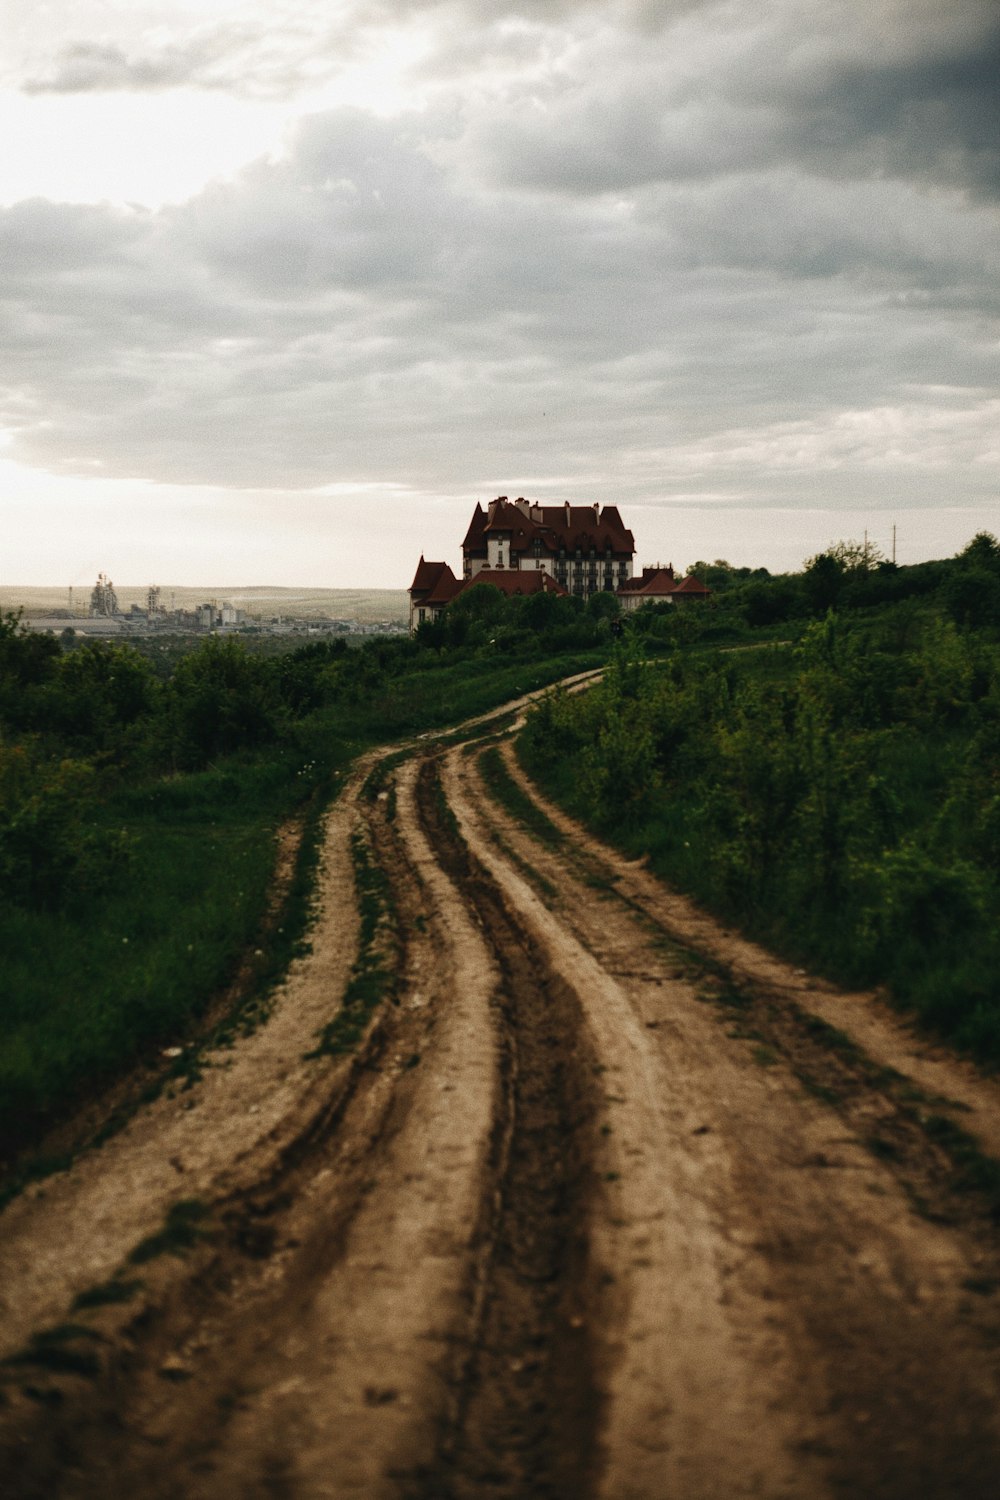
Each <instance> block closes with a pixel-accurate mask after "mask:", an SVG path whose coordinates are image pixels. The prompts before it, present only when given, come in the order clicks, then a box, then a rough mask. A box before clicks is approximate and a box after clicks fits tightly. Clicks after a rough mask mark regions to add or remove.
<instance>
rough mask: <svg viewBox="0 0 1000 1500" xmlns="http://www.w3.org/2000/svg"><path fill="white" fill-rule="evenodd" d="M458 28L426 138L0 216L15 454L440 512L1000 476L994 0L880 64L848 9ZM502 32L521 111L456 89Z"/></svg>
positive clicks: (312, 143) (496, 11) (388, 124)
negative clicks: (413, 503) (192, 192)
mask: <svg viewBox="0 0 1000 1500" xmlns="http://www.w3.org/2000/svg"><path fill="white" fill-rule="evenodd" d="M394 9H395V8H394ZM424 9H425V10H426V9H427V7H424ZM710 9H711V8H710ZM437 10H438V11H441V13H442V14H444V13H445V11H447V14H448V15H449V16H450V17H451V20H452V22H454V19H455V18H456V17H457V16H458V15H459V14H461V15H463V16H464V17H465V18H466V20H467V21H468V23H469V32H468V34H467V35H466V36H465V37H464V38H463V41H462V45H461V47H457V48H456V47H452V48H449V49H447V50H445V49H441V50H439V51H438V52H436V53H435V54H434V58H433V59H432V63H431V64H430V65H428V68H427V69H425V71H426V72H427V73H428V74H430V72H432V71H433V68H435V67H436V68H437V70H438V76H439V79H440V81H441V84H442V92H441V94H440V96H439V97H438V100H437V102H436V103H435V104H434V105H433V106H432V107H429V108H428V109H427V110H425V111H424V112H422V113H414V114H411V115H408V116H404V117H402V118H399V119H395V120H379V119H376V118H374V117H373V116H371V115H370V114H368V113H366V112H364V111H361V110H338V111H332V112H329V113H327V114H323V115H316V116H314V117H312V118H310V119H308V120H306V121H304V122H303V123H302V125H301V126H300V128H299V129H298V131H297V132H296V133H295V134H294V135H293V136H292V137H291V138H290V139H289V141H288V143H287V149H286V150H285V152H284V154H283V155H282V156H281V157H280V158H278V159H276V160H261V161H259V162H256V163H253V164H252V165H250V166H248V167H247V168H246V169H245V170H244V171H243V172H241V173H240V174H239V175H238V176H237V177H236V178H235V179H234V180H233V181H231V182H227V183H219V184H214V185H212V186H210V187H208V188H206V189H205V191H204V192H202V193H200V194H199V195H198V196H197V197H196V198H194V199H192V200H191V201H190V202H188V203H185V204H182V205H176V206H167V207H165V208H163V209H161V210H159V211H158V212H149V211H139V210H134V211H126V210H117V209H113V208H110V207H94V206H72V205H53V204H48V203H44V202H41V201H38V202H29V203H24V204H18V205H15V206H14V207H13V208H10V209H8V210H3V211H0V259H2V263H3V265H4V268H5V276H4V283H3V287H2V289H0V318H2V320H3V339H4V348H5V355H6V358H5V365H4V371H3V377H2V378H3V381H4V382H5V384H6V389H5V391H3V392H0V422H3V423H4V424H5V425H7V426H9V427H10V428H11V429H12V430H13V433H14V438H13V447H12V449H11V450H10V451H11V453H12V454H13V456H15V457H20V458H22V459H24V460H25V461H28V462H31V463H34V464H38V465H41V466H44V467H47V468H50V469H53V470H56V471H62V472H73V473H77V472H92V471H94V470H98V469H99V470H100V472H105V473H108V474H116V475H140V476H145V477H149V478H152V479H156V480H159V481H163V482H168V481H171V482H180V483H214V484H228V485H235V486H246V487H267V486H271V487H282V488H285V489H289V488H295V487H309V486H317V485H323V484H327V483H330V482H333V481H341V482H344V481H352V480H353V481H358V482H361V481H368V482H370V481H375V480H377V481H381V482H385V483H392V484H398V485H405V486H408V487H413V488H418V489H419V488H421V487H424V488H427V489H433V490H434V491H435V492H437V493H447V492H452V491H454V492H456V493H458V492H463V491H465V490H466V489H467V488H468V486H469V485H470V483H471V478H472V476H481V475H489V476H493V475H503V474H504V473H507V474H517V473H524V472H525V470H526V469H527V470H528V472H529V473H531V474H533V475H534V476H536V477H537V479H538V482H539V484H544V483H546V482H549V483H551V484H553V485H561V486H562V487H563V489H564V490H565V489H569V490H571V491H572V490H576V491H577V492H580V493H585V492H587V490H588V487H589V488H592V489H593V488H599V487H600V486H602V485H603V486H606V485H608V484H614V485H615V486H616V493H622V494H623V498H627V499H631V500H632V501H633V502H635V503H639V502H642V501H644V500H650V499H652V498H654V497H656V496H658V495H662V493H663V492H664V489H665V488H670V487H674V488H679V489H680V490H682V491H683V492H684V493H685V494H692V493H697V492H698V490H699V489H701V490H704V491H705V492H706V493H713V492H715V490H717V489H718V488H719V487H720V485H721V486H722V488H723V489H724V490H725V491H726V493H730V494H731V493H739V494H742V495H745V496H748V497H753V498H755V499H756V500H757V501H758V503H760V502H762V501H763V500H765V499H767V498H768V497H770V498H771V499H774V498H775V497H780V499H781V500H782V503H785V504H789V505H792V504H796V503H801V504H805V503H807V502H809V501H814V500H815V499H816V497H822V496H830V495H835V494H836V493H837V492H838V489H837V487H838V486H840V487H841V491H842V490H843V486H844V485H845V484H849V485H850V486H851V487H852V493H853V494H854V495H855V498H858V499H859V500H860V499H863V500H864V501H865V503H887V500H888V498H891V497H892V496H894V495H895V494H897V493H898V490H897V489H894V488H893V485H892V484H889V485H887V483H886V477H885V476H886V473H887V472H891V473H895V474H896V475H897V479H896V481H894V483H895V484H902V483H904V482H905V484H906V485H907V486H908V490H909V492H910V493H912V494H913V495H915V496H917V497H918V498H919V499H920V503H927V504H930V503H932V499H933V496H934V495H935V494H938V495H939V494H940V492H941V486H942V483H946V481H945V480H944V479H943V478H942V476H945V475H948V474H949V473H953V474H956V475H957V474H959V473H961V475H962V478H961V487H962V493H964V494H966V495H968V494H972V493H974V494H976V495H980V494H986V493H987V492H988V491H989V490H990V488H991V487H992V486H995V465H993V466H991V463H990V461H989V458H988V454H989V450H990V443H991V442H992V439H991V438H990V436H989V434H990V433H991V431H992V425H991V424H992V423H993V421H994V416H993V415H992V408H990V407H989V405H988V401H987V395H988V392H989V390H990V388H991V387H992V386H993V385H994V384H995V339H996V319H997V312H998V308H997V290H996V289H997V286H998V285H1000V278H998V271H1000V222H998V216H997V213H996V209H995V207H994V205H993V203H992V202H991V201H990V197H989V192H990V183H991V181H992V178H991V172H992V171H993V166H992V165H991V163H993V162H995V149H994V144H995V142H994V137H995V131H994V132H993V134H992V135H991V126H990V123H989V122H988V121H987V120H986V118H985V104H984V100H985V96H986V93H987V83H986V68H985V64H982V65H981V64H980V62H979V61H977V59H983V58H986V57H987V55H988V47H987V43H988V42H989V43H990V45H993V42H992V39H993V38H994V37H995V28H994V27H992V26H990V25H987V24H986V21H985V20H984V19H983V17H984V16H985V14H986V13H985V12H984V11H982V10H981V8H979V7H978V6H975V5H973V6H969V7H958V8H957V12H956V14H957V15H959V17H960V19H961V20H962V24H961V25H960V24H958V21H955V22H953V28H952V30H951V31H950V32H949V31H947V28H945V30H944V31H943V32H942V23H941V21H940V18H938V19H937V20H934V21H933V24H932V20H933V17H932V16H931V12H930V10H929V9H928V10H927V11H926V12H924V11H920V16H921V17H923V20H922V21H921V24H919V25H918V24H914V26H913V27H911V28H910V29H909V31H908V33H907V35H906V37H905V39H900V36H899V34H898V31H897V28H896V25H895V23H894V24H893V26H888V25H885V26H883V29H882V32H881V33H880V35H879V37H878V38H876V42H875V43H873V44H872V46H870V47H869V48H868V52H869V54H870V59H866V57H865V55H864V54H865V47H864V45H863V40H864V39H862V38H858V37H857V36H853V35H850V34H847V35H845V34H843V32H842V29H840V28H838V26H837V25H836V24H835V23H836V21H837V18H838V16H840V17H842V16H843V15H844V14H845V12H844V11H842V10H838V9H837V8H835V7H833V6H820V5H817V6H813V7H811V11H810V13H811V14H812V15H813V16H814V17H820V16H821V17H823V18H825V27H824V28H823V29H821V32H817V33H816V34H815V35H814V34H813V33H811V32H810V33H809V34H808V36H806V34H805V33H803V32H802V30H801V23H800V21H799V20H798V19H797V18H798V17H799V11H798V9H797V8H792V7H790V6H787V5H779V4H775V5H772V6H771V7H770V8H766V7H765V8H763V9H761V11H760V12H759V13H758V12H754V13H753V16H752V18H751V22H750V23H749V24H744V22H743V20H742V19H741V20H740V26H741V27H742V29H740V30H738V31H733V30H732V28H730V30H728V31H726V30H725V28H724V27H721V29H720V24H716V23H720V22H721V20H724V18H725V17H726V16H727V15H730V14H731V13H730V12H727V11H724V10H718V11H716V10H713V11H712V20H713V25H712V26H709V25H707V24H704V25H703V20H704V17H703V16H702V14H701V11H700V10H699V9H698V8H696V7H694V8H693V7H683V6H682V7H678V8H677V9H676V10H672V11H670V12H669V13H665V12H664V11H663V10H662V9H660V8H657V7H643V6H641V5H637V6H632V7H625V6H622V7H617V8H616V7H612V6H605V7H600V6H598V7H584V8H580V7H571V6H569V5H567V4H552V5H549V6H545V7H541V6H539V7H537V8H535V7H533V8H532V10H531V12H530V22H531V24H530V26H529V27H528V28H527V29H525V28H524V27H522V28H520V29H519V30H518V29H515V30H514V31H513V32H507V33H504V32H503V30H502V28H500V29H499V30H498V27H497V22H498V19H503V18H504V17H505V16H509V15H510V14H511V12H510V8H509V7H508V6H502V5H490V4H486V3H483V4H479V5H472V4H468V5H465V6H463V7H461V10H459V8H458V7H456V6H454V5H452V6H451V7H437ZM376 12H377V8H376V9H375V10H372V8H371V7H369V9H368V14H369V17H372V16H374V15H375V14H376ZM397 14H398V10H397ZM855 14H856V12H855ZM885 14H887V15H888V14H889V13H888V12H886V13H885ZM893 14H894V13H893ZM741 15H742V13H741ZM581 16H582V17H583V20H584V21H585V22H586V25H585V26H584V25H583V23H582V21H581V30H580V32H579V36H578V37H577V42H578V46H577V48H576V51H575V52H574V51H573V49H572V48H570V49H569V50H567V48H566V47H564V46H563V45H562V42H560V40H559V38H560V37H563V39H565V37H567V36H569V35H570V25H571V22H573V21H574V19H575V18H579V17H581ZM609 17H610V20H609ZM883 19H884V17H883ZM611 21H614V23H615V24H614V25H611ZM795 26H799V28H800V29H799V30H798V31H796V30H795ZM476 28H478V30H477V29H476ZM560 28H561V29H560ZM505 37H506V41H505ZM511 38H513V40H511ZM477 39H479V40H482V42H483V45H484V46H486V47H487V48H488V49H493V50H492V51H489V59H491V60H492V62H496V60H497V57H498V56H499V53H498V52H497V50H496V49H497V48H499V47H501V44H503V45H504V46H506V45H507V43H508V42H509V43H510V46H509V47H508V48H507V51H505V52H503V56H502V58H500V61H501V63H502V65H503V67H507V65H508V64H510V66H511V68H512V70H513V71H512V73H511V76H510V77H509V78H508V77H507V76H506V75H504V78H503V83H502V87H501V86H499V85H498V86H497V89H496V91H495V92H494V94H493V95H489V94H488V92H487V93H486V94H483V93H481V92H480V91H479V89H478V86H477V88H476V89H471V88H470V89H469V91H468V93H467V94H466V95H463V93H462V91H461V90H460V89H456V88H453V87H451V84H453V83H454V82H455V81H456V79H460V78H461V77H462V76H464V73H463V70H467V69H470V68H473V69H474V68H475V67H478V65H479V63H480V62H481V61H482V59H483V56H484V54H483V53H481V52H479V53H477V51H476V47H475V46H474V45H473V43H474V42H476V41H477ZM807 42H808V45H806V43H807ZM779 43H780V44H781V45H780V47H779V45H778V44H779ZM796 43H797V45H796ZM946 44H947V45H946ZM244 45H249V43H248V42H247V41H246V38H242V39H239V38H238V39H237V40H236V42H234V43H233V46H234V47H236V50H237V51H238V49H239V47H241V46H244ZM546 48H548V49H550V50H549V51H548V52H547V51H546ZM165 56H166V54H165V53H164V54H163V57H165ZM233 56H234V53H233V52H232V51H228V52H227V51H226V48H225V47H223V46H222V45H221V42H220V50H219V52H218V54H217V56H216V60H214V61H211V62H210V61H209V60H208V59H207V54H206V56H205V57H204V58H203V59H202V63H203V65H204V68H206V69H207V68H209V67H210V66H211V67H215V66H217V65H218V66H220V67H223V66H224V67H225V68H229V67H230V66H231V63H232V58H233ZM546 59H548V61H547V60H546ZM162 60H163V58H162V57H161V61H162ZM85 61H86V59H85ZM98 61H100V60H99V59H98ZM104 61H105V63H106V64H107V71H106V72H105V75H104V76H105V77H109V76H112V75H113V74H114V70H115V68H117V67H119V66H120V63H119V60H116V58H114V57H110V58H106V59H105V60H104ZM125 61H126V64H127V66H126V69H125V73H124V74H123V75H121V76H126V77H128V76H131V75H129V74H128V67H131V64H129V63H128V59H127V58H126V60H125ZM175 63H176V74H177V76H178V77H181V76H186V78H187V80H188V81H189V82H190V80H191V79H192V77H193V76H195V73H196V72H197V66H202V64H198V65H197V66H196V65H195V64H194V63H193V62H192V60H191V57H188V58H187V61H186V62H185V61H184V60H183V59H180V60H177V59H175ZM529 63H530V64H531V66H530V67H529V66H528V64H529ZM549 63H551V66H549ZM535 64H538V66H537V67H536V66H535ZM491 65H492V64H491ZM164 67H165V68H166V63H164ZM185 67H186V68H187V72H186V74H185ZM519 69H520V70H521V71H520V72H519V71H518V70H519ZM167 71H169V70H167ZM99 72H100V69H99V68H98V69H97V71H95V72H94V73H93V75H92V76H93V77H94V78H95V79H96V78H97V77H98V75H99ZM162 76H164V77H165V76H166V72H165V73H164V74H163V75H162ZM202 76H204V77H207V76H208V75H207V73H205V74H203V75H202ZM93 86H95V87H97V86H98V85H97V84H96V83H95V84H94V85H93ZM102 86H106V85H102ZM123 86H132V85H131V84H125V85H123ZM962 185H964V186H965V187H966V188H967V189H969V191H966V192H960V191H958V190H957V188H958V187H960V186H962ZM928 434H930V435H932V436H933V442H931V441H930V438H929V436H928ZM994 446H995V444H994ZM949 454H950V455H951V458H949ZM918 458H919V460H920V462H919V463H918V462H917V461H916V460H917V459H918ZM911 460H912V461H911ZM949 463H951V464H952V466H953V467H952V469H951V470H949V468H948V465H949ZM887 465H888V468H887V467H886V466H887ZM893 465H895V468H893ZM845 475H847V476H848V478H846V479H845Z"/></svg>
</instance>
